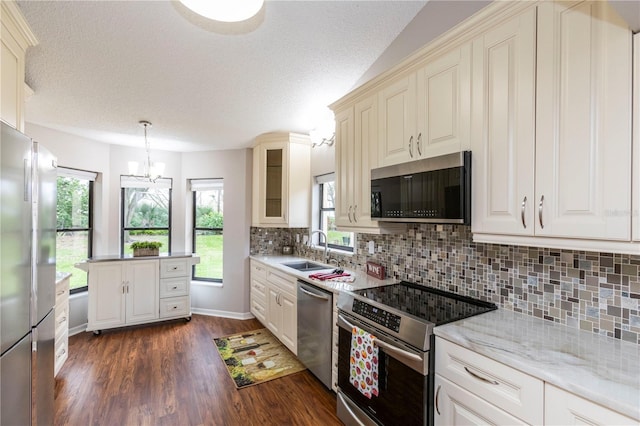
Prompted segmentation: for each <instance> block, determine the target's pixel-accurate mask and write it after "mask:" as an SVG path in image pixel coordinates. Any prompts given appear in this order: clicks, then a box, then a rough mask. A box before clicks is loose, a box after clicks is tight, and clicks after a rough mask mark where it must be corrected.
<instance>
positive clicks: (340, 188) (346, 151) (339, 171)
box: [335, 108, 355, 227]
mask: <svg viewBox="0 0 640 426" xmlns="http://www.w3.org/2000/svg"><path fill="white" fill-rule="evenodd" d="M335 120H336V148H335V149H336V186H335V188H336V192H337V194H336V195H337V197H336V206H335V207H336V212H335V214H336V225H337V226H341V227H344V226H350V225H351V224H352V222H353V219H352V217H351V215H352V212H353V201H352V200H353V194H354V192H355V188H354V184H355V181H354V179H353V176H354V173H355V169H354V162H353V158H354V148H355V147H354V143H353V108H347V109H346V110H343V111H340V112H338V113H337V114H336V116H335Z"/></svg>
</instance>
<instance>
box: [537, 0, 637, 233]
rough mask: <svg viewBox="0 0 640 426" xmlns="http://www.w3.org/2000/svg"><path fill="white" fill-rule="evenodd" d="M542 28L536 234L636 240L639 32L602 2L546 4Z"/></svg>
mask: <svg viewBox="0 0 640 426" xmlns="http://www.w3.org/2000/svg"><path fill="white" fill-rule="evenodd" d="M538 26H539V27H538V68H537V70H538V77H537V78H538V81H537V84H538V86H537V91H536V95H537V108H536V167H537V173H536V196H535V203H536V204H535V208H536V209H537V210H539V212H537V216H538V217H537V218H536V234H537V235H541V236H555V237H569V238H592V239H608V240H626V241H628V240H629V239H630V235H631V215H630V212H631V197H630V195H631V93H632V86H631V84H632V78H631V71H632V69H631V31H630V30H629V28H628V26H627V24H626V22H624V21H623V20H622V18H620V17H619V16H618V15H617V14H616V12H615V11H614V10H613V8H612V7H611V6H610V5H609V4H608V3H607V2H600V1H593V2H590V1H582V2H562V3H555V2H554V3H551V2H549V3H546V2H545V3H542V4H541V5H540V8H539V19H538ZM532 207H534V206H533V205H532Z"/></svg>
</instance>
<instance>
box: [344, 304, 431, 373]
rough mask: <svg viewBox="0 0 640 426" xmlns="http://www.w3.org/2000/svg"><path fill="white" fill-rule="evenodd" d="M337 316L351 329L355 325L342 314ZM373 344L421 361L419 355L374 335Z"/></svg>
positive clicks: (412, 359)
mask: <svg viewBox="0 0 640 426" xmlns="http://www.w3.org/2000/svg"><path fill="white" fill-rule="evenodd" d="M338 317H339V318H340V319H341V320H342V321H343V322H344V323H345V324H347V325H348V326H349V327H351V329H353V328H354V327H356V326H355V325H353V324H351V323H350V322H349V321H347V319H346V318H345V317H344V316H342V315H340V314H338ZM373 344H374V346H378V347H379V348H382V349H385V350H387V351H389V352H393V353H394V354H396V355H399V356H402V357H404V358H407V359H410V360H411V361H416V362H422V358H421V357H419V356H418V355H416V354H412V353H411V352H407V351H405V350H403V349H400V348H396V347H395V346H393V345H390V344H388V343H386V342H383V341H382V340H380V339H376V338H375V337H374V339H373Z"/></svg>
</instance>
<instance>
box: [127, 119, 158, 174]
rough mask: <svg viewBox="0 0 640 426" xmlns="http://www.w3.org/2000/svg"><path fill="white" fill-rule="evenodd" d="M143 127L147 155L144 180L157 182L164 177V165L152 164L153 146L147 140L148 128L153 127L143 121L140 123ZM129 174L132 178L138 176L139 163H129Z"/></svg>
mask: <svg viewBox="0 0 640 426" xmlns="http://www.w3.org/2000/svg"><path fill="white" fill-rule="evenodd" d="M138 123H139V124H140V125H141V126H142V127H144V149H145V151H146V154H147V158H146V160H145V162H144V170H143V174H144V175H143V176H141V177H142V178H143V179H145V180H148V181H151V182H155V181H156V180H157V179H159V178H161V177H162V173H164V163H160V162H155V163H152V162H151V154H150V150H151V145H150V144H149V139H147V128H149V127H151V123H150V122H148V121H146V120H142V121H139V122H138ZM129 174H130V175H131V176H136V177H137V176H138V162H137V161H129Z"/></svg>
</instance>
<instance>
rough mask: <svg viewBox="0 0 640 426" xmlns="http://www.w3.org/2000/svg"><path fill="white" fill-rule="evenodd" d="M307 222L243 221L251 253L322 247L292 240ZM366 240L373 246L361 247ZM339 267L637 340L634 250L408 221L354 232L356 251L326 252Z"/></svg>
mask: <svg viewBox="0 0 640 426" xmlns="http://www.w3.org/2000/svg"><path fill="white" fill-rule="evenodd" d="M307 234H308V229H305V228H301V229H283V228H251V253H252V254H269V255H270V254H280V252H281V247H282V245H288V244H290V245H293V246H294V254H296V255H301V256H303V257H308V258H314V259H317V260H320V259H321V257H322V252H321V251H318V250H311V249H309V248H307V247H306V246H304V245H303V244H301V243H295V241H296V235H299V236H300V240H301V241H302V236H303V235H307ZM368 241H374V243H375V247H376V253H375V254H373V255H370V254H368V251H367V242H368ZM331 257H333V258H336V259H338V261H339V262H340V264H341V265H342V266H344V267H345V268H347V269H358V270H363V271H364V268H365V264H366V262H367V260H372V261H374V262H376V263H380V264H382V265H384V266H385V268H386V271H387V275H388V276H389V277H395V278H397V279H399V280H405V281H410V282H414V283H417V284H420V285H425V286H429V287H436V288H439V289H442V290H447V291H452V292H454V293H458V294H462V295H465V296H470V297H476V298H479V299H483V300H488V301H491V302H493V303H495V304H496V305H498V306H500V307H501V308H503V309H509V310H513V311H516V312H522V313H524V314H527V315H532V316H535V317H539V318H544V319H547V320H549V321H554V322H558V323H561V324H565V325H567V326H569V327H574V328H580V329H583V330H588V331H591V332H594V333H598V334H603V335H607V336H610V337H615V338H617V339H622V340H625V341H629V342H633V343H636V344H640V312H639V311H640V307H639V306H640V274H639V270H640V256H637V255H625V254H611V253H598V252H587V251H575V250H558V249H548V248H539V247H524V246H507V245H498V244H484V243H474V242H473V241H472V235H471V228H470V227H469V226H463V225H429V224H412V225H410V226H409V227H408V229H407V232H405V233H403V234H395V235H370V234H358V236H357V249H356V254H353V255H341V254H339V253H338V252H335V251H334V252H332V253H331Z"/></svg>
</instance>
